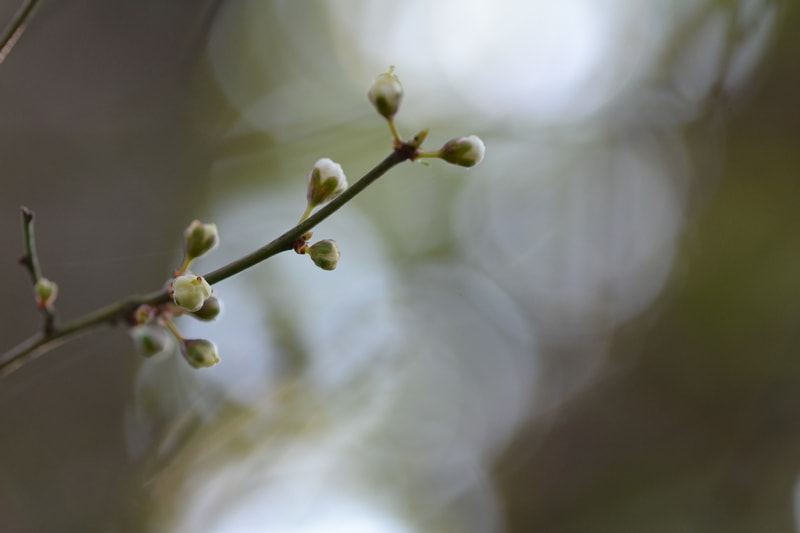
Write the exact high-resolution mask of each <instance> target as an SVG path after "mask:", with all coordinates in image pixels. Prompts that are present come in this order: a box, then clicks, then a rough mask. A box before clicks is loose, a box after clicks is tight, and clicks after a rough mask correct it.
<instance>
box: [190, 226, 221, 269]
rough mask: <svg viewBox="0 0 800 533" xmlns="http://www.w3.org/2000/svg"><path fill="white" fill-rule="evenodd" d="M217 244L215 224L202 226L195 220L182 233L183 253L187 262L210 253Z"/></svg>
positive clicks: (217, 236) (217, 235) (217, 237)
mask: <svg viewBox="0 0 800 533" xmlns="http://www.w3.org/2000/svg"><path fill="white" fill-rule="evenodd" d="M218 243H219V234H218V233H217V225H216V224H203V223H201V222H200V221H199V220H195V221H194V222H192V223H191V224H189V227H187V228H186V231H184V232H183V251H184V254H185V256H186V259H188V260H189V261H191V260H192V259H195V258H197V257H200V256H201V255H203V254H205V253H207V252H210V251H211V250H213V249H214V248H215V247H216V246H217V244H218Z"/></svg>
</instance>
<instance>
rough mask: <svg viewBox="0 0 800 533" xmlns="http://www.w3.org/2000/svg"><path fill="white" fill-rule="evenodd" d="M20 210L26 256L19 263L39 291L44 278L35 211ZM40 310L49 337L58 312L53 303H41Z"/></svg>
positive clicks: (23, 207) (44, 328)
mask: <svg viewBox="0 0 800 533" xmlns="http://www.w3.org/2000/svg"><path fill="white" fill-rule="evenodd" d="M19 209H20V212H21V213H22V233H23V237H24V240H25V255H24V256H22V257H21V258H20V260H19V262H20V264H21V265H22V266H24V267H25V270H27V271H28V273H29V274H30V276H31V281H32V283H33V286H34V289H37V284H38V283H39V280H41V279H42V278H43V276H42V268H41V267H40V266H39V254H38V253H37V251H36V237H35V234H34V231H33V220H34V215H33V211H31V210H30V209H28V208H27V207H25V206H24V205H23V206H21V207H20V208H19ZM39 309H40V310H41V311H42V317H43V319H44V321H43V323H42V329H43V331H44V334H45V336H48V335H50V334H52V333H53V331H55V327H56V310H55V307H54V306H53V303H52V302H49V303H40V306H39Z"/></svg>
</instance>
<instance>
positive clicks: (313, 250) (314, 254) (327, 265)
mask: <svg viewBox="0 0 800 533" xmlns="http://www.w3.org/2000/svg"><path fill="white" fill-rule="evenodd" d="M306 253H307V254H308V255H309V256H310V257H311V260H312V261H314V264H315V265H317V266H318V267H320V268H321V269H323V270H333V269H334V268H336V265H338V264H339V258H340V257H341V256H342V254H341V253H339V247H338V246H337V245H336V241H334V240H331V239H325V240H324V241H319V242H316V243H314V244H312V245H311V246H309V247H308V249H307V250H306Z"/></svg>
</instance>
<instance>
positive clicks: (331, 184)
mask: <svg viewBox="0 0 800 533" xmlns="http://www.w3.org/2000/svg"><path fill="white" fill-rule="evenodd" d="M346 188H347V178H346V177H345V175H344V171H343V170H342V166H341V165H340V164H338V163H334V162H333V161H331V160H330V159H328V158H327V157H323V158H322V159H320V160H319V161H317V162H316V163H314V167H313V168H312V169H311V172H309V173H308V190H307V191H306V199H307V200H308V207H309V208H313V207H316V206H318V205H322V204H325V203H327V202H330V201H331V200H333V199H334V198H336V197H337V196H339V194H341V193H342V191H344V190H345V189H346Z"/></svg>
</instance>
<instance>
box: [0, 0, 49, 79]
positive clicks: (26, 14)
mask: <svg viewBox="0 0 800 533" xmlns="http://www.w3.org/2000/svg"><path fill="white" fill-rule="evenodd" d="M38 3H39V0H25V2H24V3H23V4H22V6H20V8H19V9H18V10H17V12H16V13H14V17H13V18H12V19H11V22H10V23H9V24H8V26H6V28H5V29H4V30H3V33H2V35H0V63H2V62H3V61H5V60H6V57H8V54H10V53H11V50H12V49H13V48H14V46H15V45H16V44H17V41H18V40H19V38H20V37H22V33H23V32H24V31H25V28H27V27H28V22H29V20H30V18H31V15H32V14H33V10H34V8H35V7H36V5H37V4H38Z"/></svg>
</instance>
